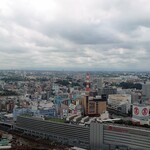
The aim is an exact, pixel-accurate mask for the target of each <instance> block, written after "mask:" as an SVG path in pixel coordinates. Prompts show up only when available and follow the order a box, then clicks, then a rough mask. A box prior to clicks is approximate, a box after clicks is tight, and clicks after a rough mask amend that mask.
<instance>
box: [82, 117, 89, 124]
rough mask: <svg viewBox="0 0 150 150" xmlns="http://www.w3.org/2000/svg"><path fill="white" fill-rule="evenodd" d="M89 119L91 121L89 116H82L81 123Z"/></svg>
mask: <svg viewBox="0 0 150 150" xmlns="http://www.w3.org/2000/svg"><path fill="white" fill-rule="evenodd" d="M87 121H89V116H86V117H84V118H82V119H81V121H80V123H82V124H84V123H85V122H87Z"/></svg>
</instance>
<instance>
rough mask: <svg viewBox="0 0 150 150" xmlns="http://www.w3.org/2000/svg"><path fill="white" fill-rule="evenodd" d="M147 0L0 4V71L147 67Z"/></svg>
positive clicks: (149, 49) (26, 0) (38, 0)
mask: <svg viewBox="0 0 150 150" xmlns="http://www.w3.org/2000/svg"><path fill="white" fill-rule="evenodd" d="M149 14H150V2H149V1H148V0H133V1H130V0H122V1H120V0H111V1H110V0H95V1H90V0H86V3H85V1H83V0H77V1H70V0H61V1H59V0H51V1H49V0H44V1H42V0H32V1H30V0H22V1H20V0H14V1H11V0H5V1H1V2H0V69H19V68H20V69H23V68H27V69H39V68H41V69H42V68H43V69H61V68H66V69H67V68H69V69H72V70H73V69H79V70H84V69H89V70H90V69H97V70H101V69H102V70H149V65H148V64H149V63H150V59H149V56H150V44H149V43H150V41H149V39H150V21H149V20H150V16H149Z"/></svg>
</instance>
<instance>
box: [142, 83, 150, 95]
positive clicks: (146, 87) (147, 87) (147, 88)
mask: <svg viewBox="0 0 150 150" xmlns="http://www.w3.org/2000/svg"><path fill="white" fill-rule="evenodd" d="M142 94H143V95H144V96H146V97H147V98H150V83H146V84H142Z"/></svg>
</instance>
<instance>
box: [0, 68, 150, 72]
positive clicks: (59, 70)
mask: <svg viewBox="0 0 150 150" xmlns="http://www.w3.org/2000/svg"><path fill="white" fill-rule="evenodd" d="M0 71H58V72H67V71H68V72H69V71H70V72H150V71H149V70H100V69H99V70H92V69H89V70H86V69H85V70H83V69H74V70H73V69H36V68H32V69H0Z"/></svg>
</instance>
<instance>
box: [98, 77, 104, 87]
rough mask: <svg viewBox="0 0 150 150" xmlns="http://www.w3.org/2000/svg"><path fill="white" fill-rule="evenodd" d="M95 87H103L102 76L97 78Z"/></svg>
mask: <svg viewBox="0 0 150 150" xmlns="http://www.w3.org/2000/svg"><path fill="white" fill-rule="evenodd" d="M97 88H98V89H102V88H103V78H98V79H97Z"/></svg>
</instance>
